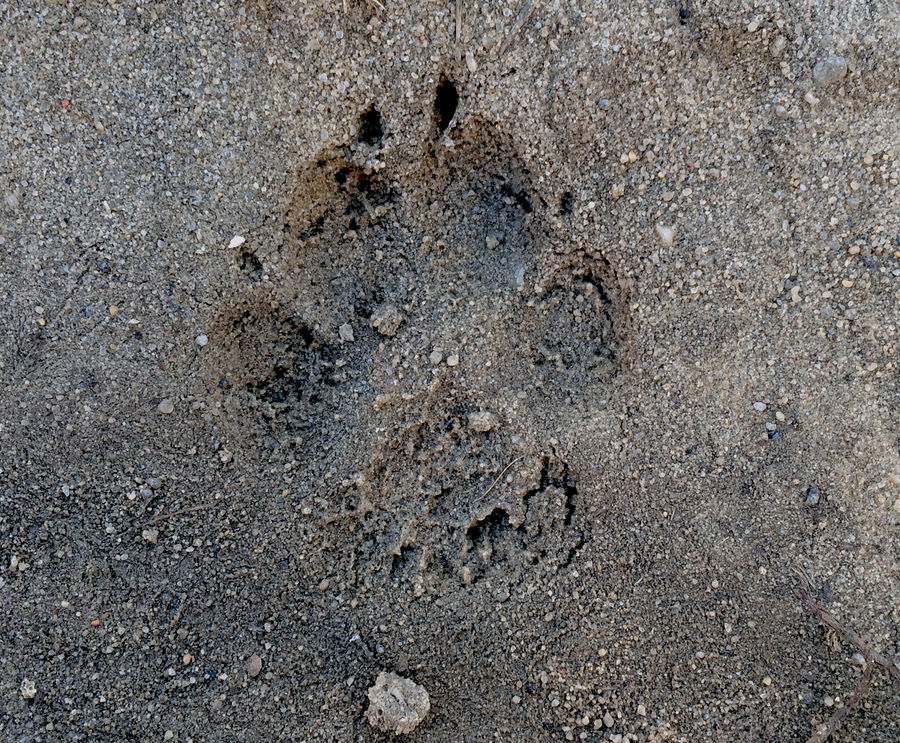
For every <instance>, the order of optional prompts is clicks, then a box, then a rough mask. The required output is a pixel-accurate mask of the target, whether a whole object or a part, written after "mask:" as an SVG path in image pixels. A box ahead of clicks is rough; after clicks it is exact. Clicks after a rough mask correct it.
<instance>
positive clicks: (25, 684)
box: [20, 679, 37, 699]
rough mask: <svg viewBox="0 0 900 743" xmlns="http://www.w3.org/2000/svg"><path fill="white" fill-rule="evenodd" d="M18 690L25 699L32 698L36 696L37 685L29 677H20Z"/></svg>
mask: <svg viewBox="0 0 900 743" xmlns="http://www.w3.org/2000/svg"><path fill="white" fill-rule="evenodd" d="M20 691H21V692H22V696H23V697H25V699H34V698H35V697H36V696H37V686H35V684H34V681H32V680H31V679H22V686H21V687H20Z"/></svg>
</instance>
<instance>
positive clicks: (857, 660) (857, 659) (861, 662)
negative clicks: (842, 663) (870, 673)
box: [850, 653, 866, 668]
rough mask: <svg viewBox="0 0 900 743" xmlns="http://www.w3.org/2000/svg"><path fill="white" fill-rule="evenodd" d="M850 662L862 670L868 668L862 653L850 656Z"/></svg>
mask: <svg viewBox="0 0 900 743" xmlns="http://www.w3.org/2000/svg"><path fill="white" fill-rule="evenodd" d="M850 660H851V661H852V662H853V663H854V665H857V666H860V667H862V668H865V667H866V658H865V656H864V655H863V654H862V653H853V655H851V656H850Z"/></svg>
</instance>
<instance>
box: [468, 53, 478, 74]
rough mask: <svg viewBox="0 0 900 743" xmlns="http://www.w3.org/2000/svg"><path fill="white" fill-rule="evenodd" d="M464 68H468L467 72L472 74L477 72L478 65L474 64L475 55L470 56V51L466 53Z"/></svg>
mask: <svg viewBox="0 0 900 743" xmlns="http://www.w3.org/2000/svg"><path fill="white" fill-rule="evenodd" d="M466 67H468V68H469V72H471V73H473V74H474V73H476V72H478V65H477V64H475V55H474V54H472V52H471V51H467V52H466Z"/></svg>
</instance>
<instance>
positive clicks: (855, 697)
mask: <svg viewBox="0 0 900 743" xmlns="http://www.w3.org/2000/svg"><path fill="white" fill-rule="evenodd" d="M873 668H874V666H871V665H869V666H866V670H865V671H863V675H862V676H861V677H860V679H859V683H858V684H857V685H856V688H855V689H854V690H853V693H852V694H851V695H850V696H849V697H848V698H847V701H846V702H844V704H843V705H842V706H840V707H838V708H837V710H836V711H835V713H834V714H833V715H832V716H831V717H830V718H829V719H828V722H826V723H825V724H824V725H823V726H822V727H820V728H819V730H818V732H816V733H813V735H812V737H811V738H810V739H809V740H808V741H807V743H825V741H826V740H828V737H829V736H830V735H831V734H832V733H833V732H834V731H835V730H837V729H838V728H839V727H840V726H841V723H842V722H843V721H844V720H845V719H846V718H847V715H849V714H850V712H851V711H852V710H853V708H854V707H855V706H856V705H857V704H859V703H860V702H861V701H862V700H863V699H864V698H865V696H866V694H868V693H869V684H870V683H871V682H872V669H873Z"/></svg>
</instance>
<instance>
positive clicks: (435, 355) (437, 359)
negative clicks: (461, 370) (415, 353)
mask: <svg viewBox="0 0 900 743" xmlns="http://www.w3.org/2000/svg"><path fill="white" fill-rule="evenodd" d="M443 358H444V354H442V353H441V352H440V351H438V350H437V349H435V350H434V351H432V352H431V353H430V354H428V360H429V361H430V362H431V363H432V364H440V363H441V360H442V359H443Z"/></svg>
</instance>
